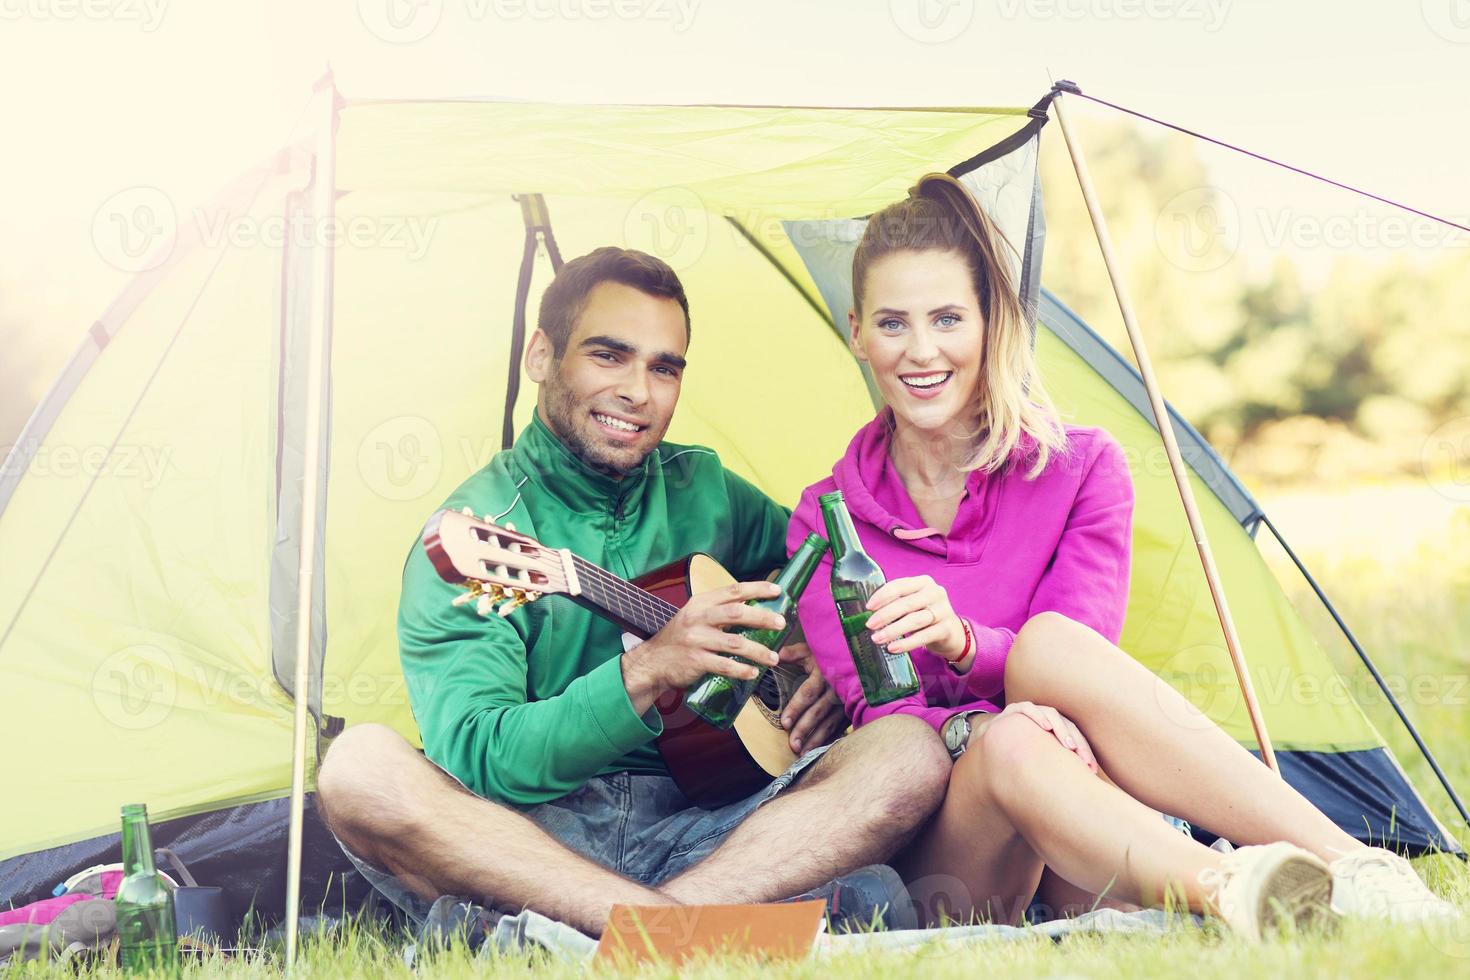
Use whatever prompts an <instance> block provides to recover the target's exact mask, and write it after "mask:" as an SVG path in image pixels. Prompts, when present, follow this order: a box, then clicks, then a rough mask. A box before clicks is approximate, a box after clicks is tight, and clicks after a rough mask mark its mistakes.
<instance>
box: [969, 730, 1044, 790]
mask: <svg viewBox="0 0 1470 980" xmlns="http://www.w3.org/2000/svg"><path fill="white" fill-rule="evenodd" d="M1048 740H1051V741H1055V737H1054V736H1053V735H1051V734H1050V733H1049V732H1045V731H1042V729H1041V726H1039V725H1037V724H1036V722H1034V721H1032V720H1031V719H1030V718H1027V717H1026V716H1025V715H1022V714H1007V715H1002V716H1000V717H998V718H996V719H995V720H994V721H992V722H991V723H990V724H988V725H986V726H985V727H984V728H983V729H981V730H979V731H977V732H976V733H975V734H974V735H972V736H971V737H970V744H969V747H968V748H967V749H966V751H965V758H968V757H969V756H970V755H972V754H973V755H974V756H975V759H974V761H975V762H976V763H978V766H977V768H978V769H979V770H980V772H981V774H982V775H983V776H984V778H985V780H986V783H987V785H988V786H989V787H990V789H991V790H992V792H995V791H998V790H1001V789H1003V788H1004V787H1005V786H1008V785H1014V784H1015V783H1016V781H1017V780H1018V779H1020V778H1023V777H1024V776H1026V775H1028V774H1031V773H1033V772H1035V771H1036V767H1037V765H1038V763H1040V762H1041V761H1042V758H1043V756H1044V754H1045V753H1046V752H1047V750H1048V748H1049V746H1048V745H1047V744H1046V743H1047V741H1048ZM997 795H998V794H997Z"/></svg>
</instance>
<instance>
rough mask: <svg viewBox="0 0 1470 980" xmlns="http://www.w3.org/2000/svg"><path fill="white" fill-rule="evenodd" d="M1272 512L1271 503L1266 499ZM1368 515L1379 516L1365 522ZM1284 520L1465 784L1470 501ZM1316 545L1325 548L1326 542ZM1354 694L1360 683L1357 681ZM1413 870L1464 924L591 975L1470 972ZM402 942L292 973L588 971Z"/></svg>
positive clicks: (1468, 885) (261, 958)
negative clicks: (1378, 531)
mask: <svg viewBox="0 0 1470 980" xmlns="http://www.w3.org/2000/svg"><path fill="white" fill-rule="evenodd" d="M1267 509H1268V511H1271V510H1272V508H1271V507H1270V506H1269V502H1268V508H1267ZM1318 510H1320V508H1317V507H1315V506H1313V505H1312V502H1311V501H1307V502H1306V506H1305V507H1303V508H1301V512H1303V513H1307V514H1310V513H1313V512H1314V511H1318ZM1369 513H1370V514H1371V509H1370V510H1369ZM1369 519H1370V520H1371V518H1369ZM1278 523H1280V522H1279V521H1278ZM1364 526H1365V527H1366V526H1368V521H1367V520H1365V524H1364ZM1283 530H1284V532H1285V533H1286V534H1287V537H1288V539H1289V540H1292V541H1293V545H1294V546H1295V547H1298V550H1299V552H1302V553H1303V557H1304V558H1305V559H1306V560H1307V562H1308V565H1309V567H1311V568H1312V570H1313V572H1314V574H1316V575H1317V576H1318V579H1319V581H1321V583H1322V585H1323V587H1324V588H1325V589H1326V590H1327V592H1328V594H1329V595H1330V596H1332V598H1333V600H1334V602H1335V603H1337V605H1338V609H1339V611H1340V612H1341V613H1342V615H1343V617H1344V618H1345V619H1346V621H1347V622H1348V624H1349V625H1350V626H1351V627H1352V628H1353V629H1354V631H1355V632H1356V633H1357V635H1358V638H1359V640H1360V641H1361V642H1362V643H1363V645H1364V646H1365V647H1366V648H1367V649H1368V651H1369V653H1370V654H1371V655H1372V656H1373V658H1374V659H1375V661H1376V662H1377V664H1378V666H1379V668H1380V670H1381V671H1382V672H1383V673H1384V674H1385V676H1387V677H1389V678H1390V680H1391V681H1392V682H1394V683H1395V684H1397V685H1399V686H1400V687H1401V689H1402V695H1403V696H1402V697H1401V700H1402V701H1403V703H1404V706H1405V708H1406V710H1407V711H1408V713H1409V715H1410V717H1411V719H1412V720H1413V721H1414V722H1415V724H1417V725H1419V726H1420V730H1421V731H1422V732H1423V734H1424V735H1425V737H1426V738H1427V739H1428V740H1429V742H1430V745H1431V748H1433V749H1435V750H1436V752H1437V753H1438V755H1439V759H1440V762H1441V763H1442V764H1443V766H1444V768H1445V769H1446V771H1447V773H1448V774H1449V776H1450V778H1451V780H1452V782H1453V783H1454V784H1455V785H1456V786H1457V787H1458V788H1460V789H1462V790H1463V791H1466V792H1470V752H1466V750H1465V746H1467V745H1470V683H1467V682H1466V681H1467V678H1470V509H1467V508H1460V509H1459V510H1457V511H1456V512H1455V513H1454V515H1453V516H1452V517H1451V519H1450V526H1449V527H1448V528H1446V527H1444V526H1443V522H1442V521H1438V522H1435V524H1434V526H1433V527H1429V528H1426V529H1425V531H1424V533H1423V535H1422V537H1421V538H1420V540H1419V542H1418V544H1417V545H1416V546H1415V547H1413V548H1407V549H1406V548H1404V547H1403V545H1402V543H1401V542H1402V533H1401V531H1397V530H1396V531H1395V532H1394V533H1396V534H1398V535H1399V537H1398V539H1397V540H1396V541H1395V542H1394V545H1395V548H1396V549H1397V550H1396V551H1395V558H1394V559H1393V560H1392V561H1389V562H1385V561H1383V560H1381V559H1380V558H1378V557H1376V556H1380V555H1383V554H1388V553H1390V549H1388V548H1387V547H1382V548H1379V547H1375V545H1374V542H1373V539H1372V535H1371V533H1369V534H1367V536H1366V537H1363V536H1360V537H1359V538H1358V539H1355V540H1356V541H1357V546H1356V547H1350V546H1345V545H1343V544H1342V541H1343V538H1342V536H1340V535H1338V534H1336V533H1335V530H1334V529H1331V528H1321V527H1319V528H1312V527H1310V526H1309V527H1307V528H1305V530H1306V532H1307V533H1305V534H1303V535H1297V534H1294V533H1293V532H1294V530H1297V529H1294V528H1293V527H1292V526H1290V525H1288V524H1283ZM1370 530H1371V529H1370ZM1263 537H1264V536H1263ZM1303 539H1305V541H1306V545H1305V546H1303V545H1302V543H1301V542H1302V540H1303ZM1317 542H1326V544H1323V545H1321V546H1318V544H1317ZM1267 554H1268V559H1269V558H1271V557H1272V556H1271V555H1270V553H1269V551H1268V552H1267ZM1276 563H1277V562H1275V561H1274V560H1273V564H1276ZM1282 577H1283V581H1285V582H1287V583H1288V592H1289V593H1290V594H1292V597H1293V599H1294V600H1297V606H1298V608H1299V609H1300V610H1302V613H1303V615H1304V616H1305V617H1306V618H1307V620H1308V622H1309V623H1310V624H1311V626H1312V628H1313V629H1314V631H1316V632H1317V635H1318V636H1319V637H1320V638H1321V640H1322V642H1323V644H1324V646H1326V647H1327V648H1328V649H1329V650H1330V651H1331V653H1332V655H1333V656H1334V657H1335V658H1336V659H1337V661H1338V663H1339V664H1340V665H1341V669H1343V670H1344V671H1345V672H1348V673H1350V674H1351V675H1352V676H1355V677H1356V676H1361V671H1362V668H1361V667H1360V665H1358V663H1357V660H1356V657H1355V655H1354V654H1353V653H1352V651H1351V649H1350V648H1348V647H1347V646H1346V645H1345V644H1344V643H1343V642H1342V641H1341V639H1340V635H1339V634H1338V633H1337V631H1336V627H1335V626H1334V625H1333V623H1332V621H1331V620H1330V619H1329V618H1328V617H1327V615H1326V614H1325V613H1324V612H1322V611H1321V609H1320V607H1319V606H1318V604H1317V603H1316V600H1315V598H1313V597H1312V595H1311V593H1310V591H1308V590H1307V588H1306V587H1305V586H1304V585H1300V586H1298V585H1296V584H1294V583H1293V580H1292V575H1291V574H1290V573H1283V576H1282ZM1354 690H1355V691H1358V690H1362V688H1360V687H1358V686H1356V681H1355V686H1354ZM1365 707H1366V710H1367V711H1368V714H1369V716H1370V718H1371V719H1372V720H1373V721H1374V723H1375V724H1376V725H1377V726H1378V727H1379V730H1380V731H1381V732H1382V733H1383V734H1384V736H1385V738H1386V739H1387V740H1388V742H1389V745H1390V746H1391V747H1392V748H1393V749H1394V751H1395V753H1396V754H1397V756H1398V758H1399V760H1400V761H1401V762H1402V763H1403V765H1404V768H1405V770H1406V771H1407V772H1408V774H1409V776H1410V778H1411V779H1412V780H1413V781H1414V783H1415V785H1417V786H1418V787H1419V788H1420V789H1421V791H1422V792H1423V793H1424V795H1425V798H1426V801H1427V802H1428V803H1429V804H1430V806H1431V807H1432V808H1433V809H1434V810H1435V811H1436V813H1437V814H1438V815H1439V816H1440V819H1441V820H1442V821H1443V822H1444V823H1445V825H1446V826H1447V827H1449V828H1450V830H1451V832H1453V833H1455V834H1457V835H1458V836H1459V837H1460V839H1461V841H1462V843H1464V842H1465V841H1466V838H1467V837H1470V833H1467V832H1466V829H1465V826H1464V824H1463V823H1462V822H1460V821H1459V818H1458V816H1457V815H1455V813H1454V811H1453V810H1452V809H1451V807H1450V806H1449V804H1448V801H1447V800H1446V798H1445V797H1444V795H1443V793H1442V792H1440V791H1439V790H1438V788H1437V783H1436V782H1435V780H1434V778H1433V775H1432V773H1431V772H1430V770H1429V768H1428V766H1427V765H1426V764H1425V763H1424V762H1423V761H1422V759H1421V758H1420V757H1419V755H1418V752H1417V750H1416V749H1415V748H1414V745H1413V743H1412V741H1411V740H1410V739H1409V737H1408V735H1407V733H1405V732H1404V730H1403V727H1402V726H1401V725H1400V724H1398V722H1397V720H1396V718H1395V716H1394V715H1393V712H1392V710H1391V709H1390V708H1389V707H1388V706H1387V705H1386V703H1384V702H1383V701H1382V700H1381V699H1378V700H1376V701H1374V700H1369V701H1368V703H1367V704H1366V705H1365ZM1417 866H1418V868H1419V871H1420V873H1421V874H1423V875H1424V877H1425V879H1426V880H1427V881H1428V882H1429V883H1430V885H1431V887H1433V888H1434V889H1435V890H1436V891H1438V892H1439V893H1440V894H1442V895H1445V896H1446V897H1448V898H1450V899H1451V900H1452V901H1454V902H1455V903H1456V904H1458V905H1459V906H1460V908H1461V909H1463V910H1465V912H1466V919H1465V921H1464V922H1463V923H1462V924H1459V925H1453V926H1444V925H1438V926H1431V925H1410V926H1398V927H1396V926H1392V925H1388V924H1385V923H1357V922H1347V923H1343V924H1341V926H1340V927H1339V928H1338V929H1337V930H1336V931H1335V932H1334V933H1331V934H1320V933H1319V934H1305V935H1297V936H1291V937H1282V938H1278V939H1276V940H1274V941H1271V942H1267V943H1265V944H1262V945H1260V946H1250V945H1247V944H1244V943H1241V942H1238V941H1236V940H1234V939H1233V938H1232V937H1230V936H1229V935H1225V934H1222V933H1221V932H1220V931H1219V930H1217V929H1213V928H1210V929H1206V930H1193V929H1181V930H1179V931H1177V932H1174V933H1170V934H1168V935H1165V936H1125V935H1114V936H1107V937H1096V936H1077V937H1073V938H1069V939H1067V940H1066V941H1064V942H1062V943H1056V944H1054V943H1052V942H1050V941H1049V940H1044V939H1034V940H1033V939H1026V940H1022V941H996V942H989V943H984V944H979V945H974V946H968V947H964V948H953V947H941V946H932V947H926V948H923V949H919V950H913V951H905V952H869V953H865V954H861V955H851V954H845V955H835V956H831V957H820V958H812V959H809V960H805V961H802V962H796V963H776V964H772V963H765V962H760V961H756V960H753V959H749V958H741V957H737V956H719V957H707V958H705V959H702V960H699V961H694V962H690V963H686V964H683V965H681V966H678V967H673V966H662V967H652V966H650V967H645V968H642V969H639V970H622V971H610V970H606V969H603V968H593V969H592V970H591V972H592V973H593V974H594V975H617V976H637V977H650V978H652V977H659V978H663V977H675V976H679V977H709V978H727V977H741V978H745V977H755V976H761V977H767V976H772V977H791V978H815V977H827V976H831V975H834V974H835V975H840V976H845V977H853V978H866V977H873V978H878V977H882V978H885V980H887V978H906V977H914V978H920V977H922V978H925V980H929V978H941V980H942V978H947V977H954V978H956V980H958V978H962V977H963V978H966V980H968V978H971V977H973V976H975V975H976V974H977V973H979V972H982V971H983V973H984V974H985V975H987V976H989V977H996V978H1003V977H1090V976H1118V975H1122V976H1142V977H1164V976H1174V977H1177V976H1189V977H1190V978H1191V980H1210V978H1213V977H1232V978H1234V977H1240V976H1247V975H1253V976H1261V977H1275V976H1291V977H1307V978H1309V977H1322V978H1338V977H1344V976H1374V977H1379V976H1387V977H1393V978H1394V980H1412V978H1415V977H1434V978H1440V977H1444V976H1447V975H1451V976H1453V975H1470V870H1467V868H1466V866H1465V865H1464V864H1463V863H1462V862H1460V861H1459V860H1457V859H1454V858H1449V857H1443V856H1436V857H1429V858H1424V859H1421V860H1420V861H1418V862H1417ZM402 942H403V939H402V937H398V936H394V935H391V934H386V933H384V932H383V931H382V930H381V928H379V927H378V926H376V925H373V924H348V925H347V926H344V927H343V928H341V929H338V930H336V931H335V932H332V933H329V934H326V935H320V936H312V937H308V938H306V939H305V940H304V942H303V946H302V952H301V958H300V960H299V962H298V965H297V970H296V974H297V975H298V976H301V977H347V976H354V977H355V976H364V975H382V976H400V977H409V976H421V977H445V978H458V977H470V976H475V977H496V976H507V977H523V976H525V974H526V973H527V971H528V969H530V970H532V971H534V972H535V973H536V974H537V975H538V976H546V977H568V978H570V977H575V976H581V975H583V972H584V971H583V970H582V968H581V967H579V966H577V965H575V964H568V963H565V962H557V961H553V960H551V959H549V958H547V957H545V956H497V957H491V958H488V959H474V958H471V957H469V956H467V955H466V954H465V952H464V951H463V950H460V949H450V950H448V951H445V952H442V953H439V954H435V955H430V956H427V957H426V958H425V959H424V960H422V961H421V962H420V963H419V964H418V966H417V967H416V968H415V969H412V970H411V969H409V968H408V967H407V966H405V965H404V963H403V960H402V957H401V945H402ZM78 972H80V973H81V974H82V975H90V976H96V977H107V976H112V975H114V974H116V973H117V971H116V970H115V969H111V968H103V969H94V968H91V967H83V968H82V969H81V970H80V971H77V970H74V969H73V968H71V967H57V966H56V965H46V964H37V963H31V964H17V965H14V966H12V967H11V968H9V969H0V980H10V978H12V977H43V976H44V977H56V976H70V975H75V974H76V973H78ZM185 975H186V976H189V977H200V978H204V977H221V978H228V980H245V978H249V977H262V978H272V980H274V978H278V977H280V976H281V959H280V955H279V951H278V950H271V951H268V952H265V953H261V954H256V955H252V956H248V957H238V958H232V959H226V958H224V957H219V956H216V957H213V958H210V959H206V960H203V961H198V962H193V963H190V964H189V965H188V967H187V968H186V971H185Z"/></svg>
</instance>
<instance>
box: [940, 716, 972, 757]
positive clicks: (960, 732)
mask: <svg viewBox="0 0 1470 980" xmlns="http://www.w3.org/2000/svg"><path fill="white" fill-rule="evenodd" d="M977 713H978V712H974V711H961V712H960V713H959V714H957V715H951V716H950V718H949V720H948V721H946V722H945V723H944V747H945V748H947V749H949V757H950V759H952V760H958V759H959V757H960V756H962V755H964V754H965V749H966V748H967V747H968V746H969V744H970V716H971V715H973V714H977Z"/></svg>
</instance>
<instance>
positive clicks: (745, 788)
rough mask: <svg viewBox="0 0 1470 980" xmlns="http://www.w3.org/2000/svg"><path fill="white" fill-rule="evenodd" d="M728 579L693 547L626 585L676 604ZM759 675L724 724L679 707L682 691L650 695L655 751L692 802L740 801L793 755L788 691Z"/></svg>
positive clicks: (783, 768) (729, 578) (792, 759)
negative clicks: (785, 721) (658, 723)
mask: <svg viewBox="0 0 1470 980" xmlns="http://www.w3.org/2000/svg"><path fill="white" fill-rule="evenodd" d="M734 581H735V579H734V577H732V576H731V575H730V573H729V572H727V571H725V569H724V568H723V567H721V566H720V563H719V562H717V561H715V560H714V559H713V558H711V557H709V556H708V555H702V554H696V555H690V556H689V557H687V558H681V559H679V560H678V561H675V562H671V563H669V564H668V565H665V566H663V567H662V568H658V569H654V570H653V571H651V572H647V573H645V574H644V575H642V576H640V577H638V578H636V579H634V580H633V584H634V585H636V586H639V587H640V588H642V589H644V590H645V591H647V592H651V593H653V594H654V595H656V596H658V597H659V598H660V599H663V600H664V601H665V602H667V603H669V604H670V605H673V606H680V607H682V606H683V605H684V603H686V602H688V601H689V598H690V596H693V595H697V594H698V593H700V592H708V591H710V590H711V589H718V588H721V587H722V586H726V585H729V584H731V583H732V582H734ZM766 676H767V681H766V682H763V683H762V685H761V687H760V688H759V689H758V690H757V692H756V693H755V694H754V695H752V696H751V699H750V700H749V701H748V702H746V704H745V707H744V708H743V709H741V712H740V714H739V715H738V716H736V718H735V724H734V725H732V726H731V727H730V728H729V729H728V730H724V729H719V728H716V727H715V726H713V725H711V724H709V723H708V722H706V721H705V720H704V719H702V718H700V717H699V716H697V715H696V714H694V712H692V711H690V710H689V709H688V708H686V707H685V706H684V692H683V691H669V692H668V693H667V694H665V695H664V696H663V697H661V698H659V699H658V701H657V702H655V707H656V708H657V709H658V713H659V715H660V717H662V719H663V725H664V730H663V734H662V735H660V736H659V737H658V740H657V742H656V743H655V744H656V745H657V746H658V751H659V755H661V756H662V757H663V760H664V765H666V766H668V769H669V775H670V776H671V777H673V780H674V782H675V783H676V784H677V785H678V787H679V789H680V790H681V791H682V792H683V793H684V795H685V796H687V797H689V798H690V799H691V800H693V801H694V802H695V803H697V804H698V805H700V806H702V807H705V808H707V809H714V808H715V807H719V806H724V805H725V804H727V803H733V802H735V801H736V800H742V799H744V798H745V797H747V796H749V795H750V794H752V793H754V792H756V791H758V790H759V789H760V788H761V787H763V786H765V785H766V784H767V783H769V782H770V781H771V780H772V779H773V778H774V777H776V776H779V775H780V774H781V773H783V772H785V771H786V769H787V768H788V767H789V766H790V765H791V764H792V763H793V762H795V761H796V755H795V754H794V753H793V752H792V751H791V745H790V742H789V741H788V739H787V735H786V731H785V729H783V728H782V727H781V716H780V710H781V708H782V706H784V705H785V703H786V702H787V701H788V700H789V699H790V697H791V695H792V694H793V693H795V692H794V690H793V689H791V688H789V687H788V686H787V684H786V683H785V682H784V681H783V680H782V679H781V678H778V677H776V675H774V674H772V673H769V672H768V673H767V675H766Z"/></svg>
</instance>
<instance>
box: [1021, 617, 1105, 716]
mask: <svg viewBox="0 0 1470 980" xmlns="http://www.w3.org/2000/svg"><path fill="white" fill-rule="evenodd" d="M1087 632H1088V629H1087V627H1086V626H1083V625H1082V624H1081V623H1079V622H1077V621H1076V620H1074V619H1071V618H1069V617H1067V616H1064V615H1062V614H1061V613H1059V612H1051V611H1050V610H1048V611H1046V612H1039V613H1037V614H1036V615H1035V616H1032V617H1031V618H1030V619H1028V620H1026V622H1025V623H1023V624H1022V626H1021V629H1020V630H1019V631H1017V633H1016V638H1015V640H1014V641H1013V642H1012V643H1011V649H1010V652H1009V653H1007V654H1006V666H1005V682H1004V683H1005V691H1006V696H1007V698H1008V699H1009V700H1013V701H1014V700H1026V701H1035V700H1038V697H1037V695H1038V694H1039V693H1040V691H1041V690H1043V689H1044V686H1045V685H1046V683H1047V681H1048V680H1049V679H1051V678H1058V677H1066V676H1069V672H1070V671H1073V670H1075V669H1077V665H1076V659H1077V658H1078V657H1080V656H1082V655H1085V653H1086V651H1087V649H1088V644H1087V643H1086V636H1085V634H1086V633H1087ZM1042 699H1044V698H1042Z"/></svg>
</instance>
